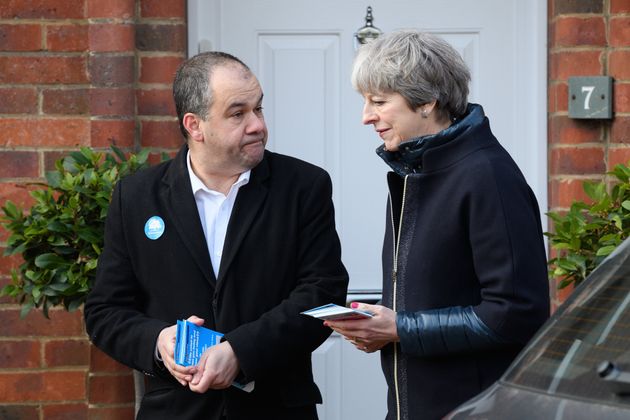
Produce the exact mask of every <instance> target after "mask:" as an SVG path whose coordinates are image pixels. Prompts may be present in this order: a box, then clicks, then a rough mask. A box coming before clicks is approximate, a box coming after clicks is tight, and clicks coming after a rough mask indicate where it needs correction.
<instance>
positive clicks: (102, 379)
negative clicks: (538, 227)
mask: <svg viewBox="0 0 630 420" xmlns="http://www.w3.org/2000/svg"><path fill="white" fill-rule="evenodd" d="M185 34H186V29H185V0H171V1H164V0H136V1H134V0H108V1H103V0H37V1H32V0H30V1H29V0H9V1H2V2H1V3H0V133H1V134H0V203H4V202H5V201H6V200H7V199H11V200H13V201H14V202H17V203H20V204H22V205H26V206H28V204H29V197H28V190H29V189H31V188H32V187H31V186H29V185H28V183H29V182H32V181H37V180H41V179H42V177H43V175H44V173H45V171H46V170H47V169H49V168H51V165H52V164H53V162H54V161H55V160H56V159H57V158H58V157H59V156H61V155H63V154H65V153H66V152H67V151H69V150H73V149H75V148H76V147H78V146H80V145H86V146H91V147H95V148H107V147H108V145H110V144H116V145H117V146H119V147H122V148H124V149H128V150H130V149H134V148H137V147H152V148H154V149H155V151H156V152H161V151H167V152H172V151H174V150H175V149H176V148H177V147H178V146H179V145H180V144H181V140H180V135H179V132H178V128H177V124H176V122H175V118H174V111H173V105H172V101H171V98H170V83H171V79H172V75H173V72H174V70H175V68H176V67H177V65H178V64H179V63H180V62H181V60H182V58H183V57H184V55H185ZM580 75H610V76H612V77H614V78H615V85H614V92H615V93H614V102H615V104H614V107H615V108H614V109H615V118H614V119H613V120H612V121H596V122H587V121H578V120H572V119H569V118H568V117H567V103H568V93H567V91H568V89H567V80H568V77H571V76H580ZM629 98H630V0H549V101H548V106H549V133H548V140H549V203H550V207H551V208H552V209H553V210H561V209H563V208H566V207H568V206H569V205H570V202H571V200H573V199H574V198H578V199H583V198H585V197H584V195H583V193H582V189H581V182H582V181H583V180H586V179H589V180H598V179H603V177H604V173H605V172H606V171H607V170H608V169H609V168H611V167H612V166H614V164H616V163H618V162H626V161H628V160H629V159H630V134H629V133H630V99H629ZM6 238H7V233H6V232H5V231H3V230H2V229H1V228H0V251H2V247H3V244H5V243H6ZM18 264H19V260H18V259H16V258H7V257H2V258H1V259H0V287H1V286H2V285H4V284H6V283H7V282H8V279H9V271H10V268H11V267H16V266H17V265H18ZM564 297H565V296H564V295H555V294H554V296H553V298H554V302H555V304H558V303H559V302H560V301H562V300H563V299H564ZM18 313H19V307H18V306H17V305H16V304H14V303H12V302H10V301H9V300H7V299H6V298H3V299H0V325H2V329H0V418H1V419H20V420H22V419H46V420H51V419H84V418H88V417H89V418H98V419H125V418H131V417H132V412H133V406H132V400H133V392H132V391H133V390H132V386H133V385H132V381H131V376H130V373H129V370H128V369H126V368H125V367H123V366H121V365H119V364H117V363H115V362H113V361H112V360H111V359H109V358H108V357H107V356H105V355H103V354H102V353H101V352H99V351H98V350H96V349H95V348H94V347H92V346H90V345H89V343H88V341H87V338H86V336H85V331H84V326H83V321H82V316H81V313H80V312H74V313H67V312H65V311H62V310H54V311H52V313H51V318H52V319H51V320H50V321H48V320H45V319H44V318H43V316H42V315H41V314H39V313H32V314H30V315H29V316H28V317H27V318H26V319H23V320H21V319H19V315H18Z"/></svg>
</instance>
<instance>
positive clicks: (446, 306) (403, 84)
mask: <svg viewBox="0 0 630 420" xmlns="http://www.w3.org/2000/svg"><path fill="white" fill-rule="evenodd" d="M469 81H470V73H469V71H468V69H467V68H466V65H465V63H464V62H463V60H462V58H461V57H460V56H459V54H458V53H457V51H455V50H454V49H453V48H452V47H451V46H450V45H449V44H448V43H446V42H445V41H443V40H442V39H440V38H438V37H436V36H433V35H430V34H426V33H421V32H416V31H400V32H396V33H392V34H388V35H385V36H382V37H380V38H378V39H377V40H375V41H374V42H372V43H370V44H367V45H366V46H364V47H362V49H361V50H360V52H359V53H358V55H357V58H356V59H355V63H354V68H353V73H352V82H353V85H354V87H355V89H357V90H358V91H359V92H360V93H361V94H362V95H363V97H364V99H365V104H364V107H363V123H364V124H372V125H373V126H374V129H375V130H376V132H377V133H378V135H379V136H380V137H381V139H382V140H383V142H384V144H383V145H382V146H381V147H379V148H378V149H377V150H376V152H377V154H378V155H379V156H380V157H381V158H383V160H384V161H385V162H386V163H387V164H388V165H389V166H390V167H391V169H392V170H393V172H390V173H389V174H388V175H387V182H388V186H389V200H388V209H387V224H386V232H385V240H384V246H383V300H382V304H383V305H367V304H358V303H353V305H352V306H353V307H355V308H358V309H361V310H366V311H370V312H372V313H373V314H374V317H373V318H371V319H368V320H352V321H335V322H330V321H327V322H326V324H327V325H329V326H330V327H332V328H333V329H334V330H335V331H337V332H339V333H341V334H343V335H344V336H345V337H346V338H347V339H349V340H350V341H351V342H352V343H353V344H354V345H355V346H356V347H357V348H358V349H360V350H363V351H365V352H374V351H377V350H381V363H382V367H383V372H384V374H385V377H386V380H387V383H388V387H389V389H388V414H387V419H412V420H415V419H425V418H426V419H436V418H440V417H442V416H443V415H445V414H447V413H448V412H449V411H450V410H452V409H453V408H455V407H456V406H458V405H459V404H460V403H462V402H464V401H466V400H467V399H469V398H471V397H473V396H474V395H476V394H478V393H479V392H480V391H482V390H483V389H485V388H486V387H488V386H489V385H491V384H492V383H493V382H494V381H495V380H497V379H498V378H499V377H500V375H501V374H502V373H503V372H504V370H505V369H506V368H507V366H508V365H509V364H510V362H511V361H512V360H513V359H514V357H515V356H516V354H517V353H518V352H519V350H520V349H521V348H522V347H523V345H524V344H525V343H526V342H527V341H528V340H529V339H530V338H531V336H532V335H533V334H534V332H535V331H536V330H537V329H538V328H539V327H540V326H541V325H542V323H543V322H544V321H545V320H546V319H547V317H548V315H549V290H548V284H547V266H546V258H545V250H544V246H543V240H542V229H541V224H540V216H539V210H538V204H537V203H536V198H535V197H534V194H533V192H532V191H531V189H530V188H529V186H528V185H527V183H526V181H525V179H524V177H523V175H522V174H521V172H520V170H519V169H518V167H517V166H516V164H515V163H514V161H513V160H512V158H511V157H510V155H509V154H508V153H507V152H506V151H505V149H503V147H501V145H500V144H499V142H498V141H497V139H496V138H495V137H494V135H493V134H492V132H491V131H490V126H489V122H488V118H486V117H485V116H484V112H483V109H482V107H481V106H480V105H477V104H469V103H468V102H467V96H468V83H469Z"/></svg>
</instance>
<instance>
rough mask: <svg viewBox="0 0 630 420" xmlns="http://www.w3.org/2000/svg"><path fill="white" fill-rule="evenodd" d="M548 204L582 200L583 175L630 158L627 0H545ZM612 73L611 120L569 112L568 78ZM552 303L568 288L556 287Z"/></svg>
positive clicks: (599, 175)
mask: <svg viewBox="0 0 630 420" xmlns="http://www.w3.org/2000/svg"><path fill="white" fill-rule="evenodd" d="M548 68H549V86H548V106H549V131H548V136H549V137H548V142H549V207H550V208H551V210H554V211H558V210H563V209H566V208H568V207H569V206H570V205H571V202H572V201H573V200H574V199H579V200H585V199H587V197H586V195H585V194H584V192H583V190H582V182H583V181H585V180H591V181H598V180H602V179H605V173H606V172H607V171H608V170H610V169H612V168H613V167H614V166H615V165H616V164H618V163H627V162H628V161H629V160H630V1H629V0H549V67H548ZM574 76H611V77H613V79H614V85H613V103H614V104H613V110H614V119H612V120H575V119H570V118H569V117H568V83H567V81H568V78H569V77H574ZM552 289H554V291H553V296H552V301H553V303H554V306H557V305H558V304H559V303H561V302H562V301H563V300H564V299H565V298H566V296H567V294H568V293H570V292H571V290H570V289H568V290H563V291H562V292H561V293H556V292H555V286H554V285H552Z"/></svg>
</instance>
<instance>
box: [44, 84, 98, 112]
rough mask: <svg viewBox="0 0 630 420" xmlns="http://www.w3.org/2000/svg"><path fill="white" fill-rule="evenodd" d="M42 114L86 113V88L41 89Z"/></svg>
mask: <svg viewBox="0 0 630 420" xmlns="http://www.w3.org/2000/svg"><path fill="white" fill-rule="evenodd" d="M42 97H43V103H42V111H43V112H44V114H87V113H88V112H89V95H88V90H87V89H46V90H44V91H42Z"/></svg>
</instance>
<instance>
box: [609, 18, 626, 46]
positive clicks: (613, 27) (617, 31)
mask: <svg viewBox="0 0 630 420" xmlns="http://www.w3.org/2000/svg"><path fill="white" fill-rule="evenodd" d="M609 25H610V29H609V33H610V35H609V36H610V40H609V45H610V46H611V47H627V46H628V40H629V39H630V17H614V18H611V19H610V21H609Z"/></svg>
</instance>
